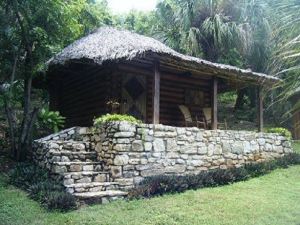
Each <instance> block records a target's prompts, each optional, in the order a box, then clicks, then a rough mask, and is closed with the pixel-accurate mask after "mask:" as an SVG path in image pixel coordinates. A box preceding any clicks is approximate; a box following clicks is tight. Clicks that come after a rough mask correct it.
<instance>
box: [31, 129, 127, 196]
mask: <svg viewBox="0 0 300 225" xmlns="http://www.w3.org/2000/svg"><path fill="white" fill-rule="evenodd" d="M66 134H67V136H66ZM91 140H94V135H93V133H92V132H90V129H87V128H71V129H68V130H67V131H62V132H60V133H59V134H56V135H51V136H50V137H46V138H43V139H40V140H37V141H35V142H34V152H33V153H34V154H33V158H34V161H36V162H37V163H38V164H39V165H40V166H42V167H45V168H47V169H48V170H49V171H50V172H51V175H52V177H53V178H54V179H58V180H61V182H62V183H63V185H64V186H65V187H66V191H67V192H69V193H71V194H73V195H75V196H76V197H78V198H79V199H80V200H84V201H86V202H90V201H91V200H92V202H94V201H97V202H107V201H108V200H114V199H116V198H122V197H124V196H126V195H127V193H126V192H120V191H119V186H118V183H117V182H111V179H110V176H109V173H108V172H105V171H103V168H102V163H101V162H100V161H98V160H97V152H96V151H95V150H94V147H93V142H92V141H91Z"/></svg>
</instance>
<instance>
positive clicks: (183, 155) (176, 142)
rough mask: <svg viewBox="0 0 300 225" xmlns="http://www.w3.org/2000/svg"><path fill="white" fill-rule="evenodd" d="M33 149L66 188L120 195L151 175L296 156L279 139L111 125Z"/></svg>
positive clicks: (71, 132)
mask: <svg viewBox="0 0 300 225" xmlns="http://www.w3.org/2000/svg"><path fill="white" fill-rule="evenodd" d="M34 149H35V150H34V160H35V161H36V162H38V163H39V164H40V165H42V166H44V167H46V168H48V169H49V170H50V171H51V172H52V173H53V174H54V175H55V174H56V176H57V175H59V176H62V177H64V183H65V185H66V186H68V185H71V184H72V183H76V182H78V183H81V182H83V181H84V183H88V182H115V183H117V184H118V188H119V189H120V190H128V189H130V188H132V187H133V186H134V185H136V184H138V183H139V182H140V181H141V180H143V179H144V178H145V177H148V176H154V175H160V174H176V175H185V174H197V173H199V172H200V171H203V170H210V169H217V168H220V169H227V168H231V167H239V166H242V165H243V164H245V163H250V162H262V161H265V160H270V159H274V158H278V157H281V156H283V155H284V154H286V153H289V152H291V151H292V149H291V144H290V142H289V141H288V140H287V139H286V138H285V137H283V136H280V135H278V134H266V133H255V132H249V131H224V130H215V131H211V130H202V129H198V128H178V127H170V126H163V125H148V124H141V125H134V124H130V123H127V122H113V123H107V124H105V125H104V126H102V127H101V128H100V129H99V130H97V131H93V130H92V129H90V128H80V127H74V128H70V129H68V130H65V131H62V132H60V133H58V134H55V135H51V136H48V137H46V138H43V139H40V140H37V141H35V143H34ZM74 173H75V175H74ZM70 174H71V175H72V177H70V176H71V175H70ZM79 174H80V176H79ZM73 175H74V176H75V177H73ZM76 179H77V180H76Z"/></svg>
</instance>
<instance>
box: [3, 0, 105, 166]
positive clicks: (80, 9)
mask: <svg viewBox="0 0 300 225" xmlns="http://www.w3.org/2000/svg"><path fill="white" fill-rule="evenodd" d="M104 6H105V5H104ZM93 7H95V4H94V3H90V4H89V3H88V2H87V1H85V0H76V1H64V0H26V1H21V0H0V16H1V18H0V21H1V30H0V32H1V38H0V46H1V49H4V51H1V52H0V59H1V70H0V74H1V80H0V82H1V88H0V90H1V94H2V97H3V99H4V107H5V112H6V115H7V120H8V124H9V128H10V132H9V133H10V143H11V148H12V154H13V156H14V157H15V159H17V160H19V161H20V160H23V159H24V158H25V156H26V153H27V152H28V150H29V149H30V144H31V134H32V129H33V124H34V122H35V120H36V116H37V113H38V109H39V108H38V107H37V106H35V105H34V104H33V103H32V81H33V78H34V76H35V75H36V74H37V73H38V71H41V70H42V69H43V68H44V65H45V64H44V62H45V61H46V60H47V59H48V58H50V57H51V56H52V55H53V54H54V53H56V52H58V51H59V50H60V49H61V48H62V47H64V46H66V45H67V44H69V43H70V42H72V41H74V40H75V39H77V38H78V37H80V36H81V35H83V34H84V33H85V32H88V31H89V30H91V29H92V27H93V26H94V25H98V24H101V23H102V22H103V21H105V22H107V21H108V20H109V18H108V17H106V16H107V14H105V18H104V19H103V20H102V21H101V20H100V19H99V18H100V17H101V14H93V12H92V9H93ZM93 10H94V11H96V10H95V9H93ZM102 11H103V10H102ZM100 12H101V10H100ZM82 14H83V15H84V14H85V15H86V14H89V15H90V16H91V17H87V16H86V17H81V15H82ZM97 16H98V17H97ZM94 17H96V19H94ZM89 21H97V23H92V24H90V23H89ZM105 22H104V23H105ZM82 23H84V25H83V24H82ZM16 89H17V90H19V91H20V90H21V91H22V100H21V102H20V104H19V107H20V108H17V107H16V105H15V104H14V100H15V98H16V97H17V93H18V92H16ZM20 109H21V111H22V113H20Z"/></svg>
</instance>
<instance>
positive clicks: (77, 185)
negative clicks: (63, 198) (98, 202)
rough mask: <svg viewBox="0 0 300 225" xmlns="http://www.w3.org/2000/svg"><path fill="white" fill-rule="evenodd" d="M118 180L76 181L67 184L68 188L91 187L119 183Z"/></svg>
mask: <svg viewBox="0 0 300 225" xmlns="http://www.w3.org/2000/svg"><path fill="white" fill-rule="evenodd" d="M118 184H119V183H118V182H90V183H76V184H70V185H65V187H67V188H81V187H83V188H91V187H98V186H110V185H118Z"/></svg>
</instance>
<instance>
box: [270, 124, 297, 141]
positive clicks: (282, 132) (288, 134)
mask: <svg viewBox="0 0 300 225" xmlns="http://www.w3.org/2000/svg"><path fill="white" fill-rule="evenodd" d="M266 132H267V133H276V134H280V135H282V136H284V137H287V138H288V139H292V133H291V132H290V131H289V130H288V129H286V128H283V127H272V128H268V129H267V130H266Z"/></svg>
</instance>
